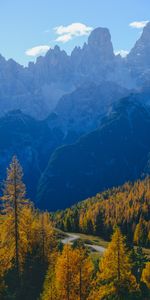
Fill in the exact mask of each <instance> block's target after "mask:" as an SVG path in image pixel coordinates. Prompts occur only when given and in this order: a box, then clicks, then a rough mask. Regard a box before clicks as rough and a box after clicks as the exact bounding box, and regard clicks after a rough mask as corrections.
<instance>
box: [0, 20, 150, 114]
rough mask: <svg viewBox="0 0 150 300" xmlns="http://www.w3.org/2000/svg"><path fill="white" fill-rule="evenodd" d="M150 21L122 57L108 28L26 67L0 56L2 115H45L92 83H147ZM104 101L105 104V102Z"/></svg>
mask: <svg viewBox="0 0 150 300" xmlns="http://www.w3.org/2000/svg"><path fill="white" fill-rule="evenodd" d="M149 52H150V23H148V24H147V26H146V27H145V28H144V30H143V33H142V35H141V37H140V39H139V40H138V41H137V42H136V44H135V46H134V47H133V49H132V50H131V52H130V53H129V55H128V56H127V57H126V58H122V57H121V56H120V55H117V56H116V55H115V54H114V51H113V46H112V43H111V36H110V33H109V30H108V29H106V28H97V29H95V30H93V32H92V33H91V35H90V36H89V39H88V42H87V43H85V44H84V46H83V48H80V47H76V48H75V49H74V50H73V51H72V53H71V55H70V56H69V55H67V53H66V52H65V51H62V50H60V48H59V47H58V46H56V47H55V48H54V49H50V50H49V51H48V52H47V54H46V55H45V57H39V58H38V59H37V61H36V63H29V66H28V67H26V68H25V67H23V66H21V65H19V64H17V63H16V62H15V61H14V60H12V59H10V60H8V61H6V60H5V59H4V58H3V57H2V56H0V114H1V115H3V114H4V113H5V112H7V111H9V110H10V109H11V110H13V109H21V110H22V111H23V112H24V113H26V114H29V115H31V116H33V117H36V118H38V119H44V118H45V117H47V116H48V115H49V113H50V112H52V111H53V110H54V108H55V107H56V104H57V103H58V101H59V99H60V98H61V97H62V96H63V95H65V94H68V93H71V92H73V91H75V90H76V88H78V87H80V86H82V84H87V83H88V82H92V83H95V84H100V83H101V82H104V81H109V82H114V83H117V85H121V86H122V87H125V88H127V89H131V88H137V87H138V88H140V87H141V86H143V85H147V84H148V83H149V79H148V78H149V76H148V75H149V73H150V57H149ZM104 105H105V104H104Z"/></svg>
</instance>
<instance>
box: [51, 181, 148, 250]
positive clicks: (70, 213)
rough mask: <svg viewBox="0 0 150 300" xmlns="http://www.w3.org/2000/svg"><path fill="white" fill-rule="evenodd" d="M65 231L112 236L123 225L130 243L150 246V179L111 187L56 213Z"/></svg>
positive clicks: (105, 236) (60, 226)
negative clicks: (117, 227)
mask: <svg viewBox="0 0 150 300" xmlns="http://www.w3.org/2000/svg"><path fill="white" fill-rule="evenodd" d="M54 221H55V223H56V226H57V227H58V228H60V229H62V230H65V231H69V232H70V231H72V232H83V233H87V234H94V235H100V236H101V237H103V238H104V239H110V237H111V235H112V232H113V229H114V228H115V226H119V227H120V228H121V230H122V232H123V233H124V234H125V235H126V236H127V238H128V240H129V241H130V243H131V242H132V243H134V244H135V245H140V246H144V247H146V246H147V247H149V246H150V178H149V177H147V178H146V179H144V180H142V181H140V180H138V181H136V182H135V183H130V182H128V183H125V184H124V185H122V186H120V187H117V188H112V189H108V190H106V191H104V192H102V193H98V194H97V195H96V196H93V197H91V198H88V199H87V200H85V201H82V202H79V203H77V204H75V205H74V206H72V207H71V208H67V209H66V210H64V211H58V212H56V213H55V214H54Z"/></svg>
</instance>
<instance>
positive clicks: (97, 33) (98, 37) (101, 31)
mask: <svg viewBox="0 0 150 300" xmlns="http://www.w3.org/2000/svg"><path fill="white" fill-rule="evenodd" d="M88 45H89V46H92V47H98V48H103V47H104V46H106V45H107V46H108V45H109V46H112V44H111V35H110V32H109V30H108V29H107V28H102V27H98V28H96V29H94V30H93V31H92V32H91V34H90V36H89V38H88Z"/></svg>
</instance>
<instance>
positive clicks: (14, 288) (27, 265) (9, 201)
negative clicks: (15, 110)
mask: <svg viewBox="0 0 150 300" xmlns="http://www.w3.org/2000/svg"><path fill="white" fill-rule="evenodd" d="M22 179H23V170H22V167H21V165H20V163H19V161H18V159H17V158H16V157H13V159H12V161H11V164H10V165H9V167H8V169H7V176H6V180H5V184H4V190H3V194H2V197H1V198H0V207H1V210H0V242H1V244H0V246H1V247H0V298H1V299H2V300H13V299H15V300H20V299H23V300H37V299H40V300H50V299H54V300H60V299H64V300H68V298H69V299H70V300H74V299H84V300H103V299H111V298H112V299H122V300H126V299H127V298H128V299H130V300H135V299H136V300H148V299H149V296H150V276H149V275H150V262H149V258H148V256H147V255H146V254H145V251H146V250H147V251H148V249H142V247H141V246H144V247H148V246H149V241H150V237H149V232H150V230H149V226H150V224H149V214H150V201H149V200H150V199H149V198H150V179H149V178H147V179H145V180H144V181H137V182H136V183H135V184H130V183H127V184H125V185H124V186H122V187H120V188H116V189H115V188H114V189H113V190H108V191H106V192H104V193H102V194H99V195H97V196H96V197H93V198H92V199H88V200H86V201H84V202H81V203H79V204H77V205H76V206H74V207H72V208H70V209H68V210H66V211H65V212H58V213H57V214H55V215H53V214H49V213H47V212H40V211H39V210H36V209H35V208H34V205H33V203H32V202H30V200H29V199H27V197H26V186H25V184H24V182H23V180H22ZM55 225H57V226H58V227H60V228H63V229H65V230H73V231H74V230H81V231H82V232H90V233H94V234H95V233H96V234H98V235H101V236H105V234H106V233H107V234H108V235H107V237H110V233H112V227H114V225H115V228H114V232H113V234H112V237H111V241H110V242H109V243H108V245H107V249H105V248H104V247H100V248H101V249H102V250H101V251H102V252H98V253H93V252H92V251H90V248H89V246H88V244H85V243H84V242H83V241H82V240H76V241H75V242H74V243H73V244H69V243H67V242H65V241H66V238H65V239H64V237H65V235H64V233H63V232H60V231H58V229H56V228H55ZM116 225H118V226H117V227H116ZM119 227H120V228H119ZM129 227H130V231H131V232H130V233H129V230H128V229H129ZM123 233H126V234H127V239H126V237H125V235H123ZM132 239H133V241H134V243H135V244H136V245H137V246H138V247H136V248H135V247H133V245H132V243H131V240H132ZM129 241H130V244H129ZM148 253H149V252H148ZM95 254H96V256H95Z"/></svg>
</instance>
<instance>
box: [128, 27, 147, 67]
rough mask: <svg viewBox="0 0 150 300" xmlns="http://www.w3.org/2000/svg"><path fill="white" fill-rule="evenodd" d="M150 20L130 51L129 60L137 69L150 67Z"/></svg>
mask: <svg viewBox="0 0 150 300" xmlns="http://www.w3.org/2000/svg"><path fill="white" fill-rule="evenodd" d="M149 52H150V22H149V23H148V24H147V25H146V26H145V27H144V29H143V33H142V35H141V36H140V38H139V39H138V40H137V42H136V43H135V46H134V47H133V48H132V50H131V52H130V53H129V55H128V57H127V60H128V62H129V63H130V64H132V66H135V69H136V70H139V72H141V71H142V70H143V69H145V68H146V69H148V68H150V55H149Z"/></svg>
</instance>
